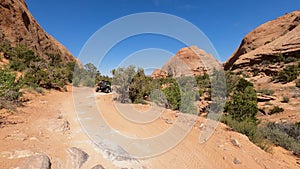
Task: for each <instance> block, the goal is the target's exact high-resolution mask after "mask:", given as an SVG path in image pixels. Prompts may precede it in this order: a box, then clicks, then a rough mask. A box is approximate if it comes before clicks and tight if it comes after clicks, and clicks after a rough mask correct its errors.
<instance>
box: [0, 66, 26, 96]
mask: <svg viewBox="0 0 300 169" xmlns="http://www.w3.org/2000/svg"><path fill="white" fill-rule="evenodd" d="M21 86H22V85H21V83H20V81H19V80H17V79H16V74H14V73H11V72H10V71H9V70H8V69H0V98H1V99H5V100H9V101H15V100H18V98H19V97H20V95H21V92H20V91H19V90H20V88H21Z"/></svg>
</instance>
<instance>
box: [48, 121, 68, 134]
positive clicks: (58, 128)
mask: <svg viewBox="0 0 300 169" xmlns="http://www.w3.org/2000/svg"><path fill="white" fill-rule="evenodd" d="M47 126H48V127H47V130H48V131H50V132H62V133H65V132H66V131H68V130H70V123H69V122H68V121H67V120H64V119H52V120H50V121H49V122H48V125H47Z"/></svg>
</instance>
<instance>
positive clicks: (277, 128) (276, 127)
mask: <svg viewBox="0 0 300 169" xmlns="http://www.w3.org/2000/svg"><path fill="white" fill-rule="evenodd" d="M262 129H263V130H264V137H265V138H266V139H268V140H269V141H270V142H272V143H274V144H275V145H278V146H282V147H284V148H286V149H288V150H290V151H292V152H293V153H294V154H296V155H300V125H299V123H295V124H280V123H279V124H275V123H268V124H267V125H266V126H264V127H263V128H262Z"/></svg>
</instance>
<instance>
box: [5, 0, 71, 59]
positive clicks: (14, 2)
mask: <svg viewBox="0 0 300 169" xmlns="http://www.w3.org/2000/svg"><path fill="white" fill-rule="evenodd" d="M58 29H59V28H58ZM3 41H7V42H9V43H10V44H12V45H13V46H15V45H17V44H20V43H21V44H25V45H27V46H28V47H29V48H30V49H32V50H33V51H34V52H35V53H36V54H37V55H39V56H41V57H44V58H46V59H47V55H46V53H51V54H60V55H61V57H62V59H63V61H65V62H67V61H75V58H74V57H73V56H72V54H71V53H70V52H69V51H68V50H67V49H66V48H65V47H64V46H63V45H62V44H60V43H59V42H58V41H57V40H55V39H54V38H53V37H52V36H50V35H49V34H47V33H46V32H45V31H44V30H43V29H42V28H41V26H40V25H39V24H38V23H37V21H36V20H35V19H34V18H33V16H32V15H31V13H30V12H29V10H28V8H27V5H26V3H25V1H24V0H1V2H0V42H3Z"/></svg>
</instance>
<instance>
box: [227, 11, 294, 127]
mask: <svg viewBox="0 0 300 169" xmlns="http://www.w3.org/2000/svg"><path fill="white" fill-rule="evenodd" d="M299 61H300V11H294V12H291V13H289V14H286V15H283V16H281V17H278V18H276V19H275V20H272V21H269V22H267V23H265V24H262V25H261V26H259V27H258V28H256V29H254V30H253V31H251V32H250V33H249V34H247V35H246V36H245V37H244V38H243V40H242V42H241V44H240V46H239V47H238V48H237V50H236V51H235V52H234V53H233V55H232V56H231V57H230V58H229V59H228V60H227V61H226V62H225V63H224V68H225V70H230V71H234V72H236V73H239V74H242V75H243V76H244V77H246V78H247V79H248V80H250V81H251V82H252V83H253V84H254V86H255V89H256V91H257V94H258V101H259V103H258V105H259V109H260V114H259V117H260V118H261V119H262V120H263V121H273V122H285V123H286V122H299V121H300V116H299V113H298V110H299V108H300V99H299V87H300V86H299V84H298V83H299V79H300V77H299V72H300V69H299V68H300V67H299V66H300V63H299ZM275 106H279V107H281V108H283V109H284V111H283V112H281V113H275V114H272V115H271V114H270V110H271V109H273V108H274V107H275Z"/></svg>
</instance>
